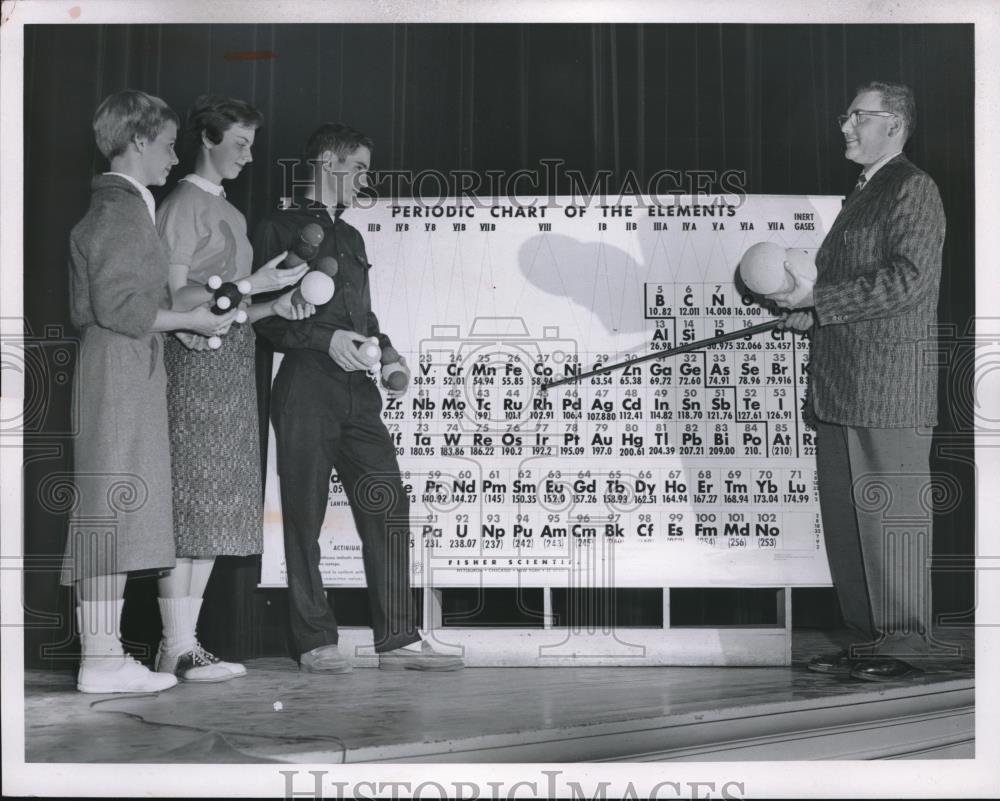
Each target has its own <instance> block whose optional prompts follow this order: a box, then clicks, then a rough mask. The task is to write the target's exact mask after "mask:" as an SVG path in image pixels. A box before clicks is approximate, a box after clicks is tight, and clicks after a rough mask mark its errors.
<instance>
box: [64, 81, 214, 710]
mask: <svg viewBox="0 0 1000 801" xmlns="http://www.w3.org/2000/svg"><path fill="white" fill-rule="evenodd" d="M94 133H95V136H96V139H97V146H98V148H99V150H100V151H101V153H102V154H104V156H105V157H107V158H108V159H109V161H110V163H111V170H110V171H109V172H107V173H105V174H103V175H100V176H98V177H97V178H95V179H94V181H93V191H92V195H91V201H90V207H89V208H88V210H87V214H86V215H85V216H84V218H83V219H82V220H81V221H80V222H79V223H78V224H77V225H76V227H74V229H73V231H72V233H71V235H70V316H71V319H72V321H73V324H74V325H75V326H76V327H77V328H78V329H79V330H80V333H81V344H80V356H79V362H78V364H77V369H76V373H75V375H74V379H73V403H74V409H75V410H76V411H77V414H78V415H79V435H78V437H77V438H76V439H75V441H74V460H73V461H74V472H75V486H76V497H75V504H74V508H73V511H72V512H71V518H70V532H69V534H70V535H69V539H68V543H67V547H66V556H65V560H64V566H63V573H62V582H63V583H64V584H71V583H72V584H75V586H76V589H77V596H78V602H79V606H78V612H79V627H80V638H81V646H82V660H81V664H80V670H79V674H78V678H77V689H78V690H80V691H81V692H88V693H114V692H151V691H152V692H155V691H158V690H163V689H166V688H167V687H170V686H173V685H174V684H176V678H175V677H174V676H171V675H164V674H160V673H155V672H152V671H149V670H148V669H147V668H146V667H144V666H143V665H141V664H139V663H138V662H136V661H135V660H133V659H132V658H131V657H130V656H128V655H127V654H126V653H125V651H124V649H123V648H122V644H121V638H120V625H121V615H122V609H123V605H124V600H123V594H124V589H125V581H126V578H127V577H128V574H129V573H135V572H139V571H154V570H159V569H163V568H170V567H172V566H173V564H174V538H173V514H172V502H171V494H170V486H171V481H170V450H169V440H168V438H167V407H166V374H165V372H164V367H163V336H162V332H165V331H174V330H185V331H192V332H196V333H198V334H201V335H204V336H214V335H219V334H223V333H225V332H226V331H227V330H228V327H229V325H230V323H231V322H232V320H233V316H234V312H229V313H227V314H223V315H216V314H213V313H212V311H211V310H210V308H209V304H207V303H205V304H201V305H199V306H197V307H195V308H192V309H190V310H188V311H184V312H179V311H173V310H171V308H170V306H171V304H170V294H169V291H168V288H167V262H166V259H165V258H164V253H163V250H162V249H161V246H160V242H159V238H158V237H157V233H156V227H155V222H154V221H155V208H154V202H153V197H152V195H151V194H150V192H149V190H148V189H147V187H148V186H156V185H162V184H163V183H164V182H165V181H166V178H167V175H168V174H169V172H170V169H171V168H172V167H173V165H174V164H176V163H177V157H176V156H175V155H174V141H175V139H176V137H177V115H176V114H175V113H174V112H173V111H172V110H171V109H170V107H169V106H167V104H166V103H164V102H163V101H162V100H160V99H159V98H157V97H153V96H151V95H147V94H145V93H143V92H139V91H135V90H125V91H122V92H118V93H116V94H114V95H111V96H110V97H108V98H107V99H105V100H104V102H102V103H101V105H100V106H99V107H98V109H97V112H96V113H95V115H94Z"/></svg>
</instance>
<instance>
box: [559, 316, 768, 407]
mask: <svg viewBox="0 0 1000 801" xmlns="http://www.w3.org/2000/svg"><path fill="white" fill-rule="evenodd" d="M782 322H784V320H770V321H768V322H766V323H760V324H759V325H752V326H750V327H749V328H744V329H742V330H741V331H731V332H730V333H728V334H720V335H719V336H717V337H709V338H708V339H699V340H698V341H697V342H688V343H687V344H686V345H680V346H678V347H676V348H671V349H670V350H665V351H660V352H654V353H648V354H646V355H645V356H640V357H639V358H638V359H632V360H631V361H627V362H618V363H617V364H606V365H604V366H603V367H598V368H597V369H596V370H590V371H589V372H586V373H579V374H577V375H568V376H566V377H565V378H560V379H559V380H558V381H549V382H548V383H546V384H542V391H543V392H545V391H546V390H549V389H552V387H558V386H559V385H561V384H570V383H572V382H574V381H582V380H583V379H584V378H590V377H591V376H594V375H600V374H601V373H610V372H611V371H612V370H617V369H618V368H620V367H628V366H629V365H630V364H638V363H639V362H648V361H651V360H653V359H666V358H668V357H669V356H677V355H678V354H680V353H687V352H688V351H692V350H701V349H702V348H710V347H712V346H713V345H721V344H722V343H723V342H729V341H730V340H733V339H742V338H743V337H747V336H751V335H753V334H759V333H760V332H761V331H770V330H771V329H772V328H775V327H777V325H778V324H779V323H782Z"/></svg>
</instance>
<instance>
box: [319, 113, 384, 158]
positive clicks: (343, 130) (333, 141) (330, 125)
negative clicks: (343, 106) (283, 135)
mask: <svg viewBox="0 0 1000 801" xmlns="http://www.w3.org/2000/svg"><path fill="white" fill-rule="evenodd" d="M359 147H367V148H368V150H369V152H371V151H374V149H375V145H374V143H373V142H372V140H371V139H370V138H369V137H368V136H366V135H365V134H363V133H362V132H361V131H359V130H358V129H357V128H352V127H351V126H350V125H344V124H343V123H339V122H327V123H324V124H323V125H320V126H319V128H317V129H316V130H315V131H313V134H312V136H310V137H309V141H308V142H306V151H305V157H306V161H308V162H310V163H311V162H313V161H315V160H316V159H318V158H319V157H320V154H321V153H326V152H327V151H328V150H332V151H333V152H334V154H335V155H336V156H337V158H338V159H340V160H341V161H343V160H344V159H345V158H347V157H348V156H349V155H351V153H353V152H354V151H355V150H357V149H358V148H359Z"/></svg>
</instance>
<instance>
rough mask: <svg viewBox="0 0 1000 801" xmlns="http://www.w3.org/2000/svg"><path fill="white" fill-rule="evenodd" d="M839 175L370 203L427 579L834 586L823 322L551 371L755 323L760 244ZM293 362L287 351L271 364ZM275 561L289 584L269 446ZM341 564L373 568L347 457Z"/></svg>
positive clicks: (820, 231) (336, 551)
mask: <svg viewBox="0 0 1000 801" xmlns="http://www.w3.org/2000/svg"><path fill="white" fill-rule="evenodd" d="M839 208H840V199H839V198H833V197H791V196H774V195H766V196H765V195H757V196H754V195H751V196H745V197H742V198H735V197H725V196H718V197H705V196H701V197H680V196H668V197H659V198H648V197H624V198H611V199H605V200H598V199H596V198H595V199H591V200H590V201H589V202H583V203H581V201H580V200H579V199H578V198H577V199H574V198H534V197H527V198H518V199H513V198H502V199H493V200H483V199H479V200H476V201H473V200H472V199H464V200H460V199H455V198H452V199H447V200H441V201H434V202H427V201H424V202H417V201H410V200H406V201H396V202H390V201H382V200H380V201H374V202H371V203H370V204H369V207H368V208H363V209H362V208H356V209H351V210H349V212H348V213H347V214H346V215H345V219H347V220H348V221H349V222H350V223H351V224H352V225H354V226H355V227H356V228H358V229H359V230H360V231H361V232H362V234H363V235H364V237H365V242H366V245H367V250H368V259H369V261H370V262H371V264H372V265H373V267H372V269H371V271H370V279H371V292H372V298H373V305H374V309H375V311H376V313H377V315H378V318H379V322H380V326H381V328H382V330H383V331H384V332H385V333H387V334H388V335H389V336H390V337H391V339H392V342H393V344H394V346H395V347H396V349H397V350H399V351H400V353H402V354H403V355H404V356H405V357H406V359H407V361H408V364H409V365H410V367H411V369H412V372H413V375H412V379H411V383H410V387H409V390H408V392H407V393H406V395H404V396H403V397H402V398H401V399H399V400H395V401H391V402H390V401H386V403H385V404H384V408H383V412H382V415H383V420H384V422H385V424H386V426H387V427H388V430H389V432H390V434H391V436H392V438H393V440H394V441H395V444H396V452H397V454H398V458H399V463H400V467H401V470H402V478H403V484H404V487H405V489H406V491H407V492H408V493H409V495H410V501H411V529H410V531H411V533H410V549H411V569H412V581H413V584H414V586H431V585H432V586H437V587H448V586H452V587H456V586H551V587H559V586H577V587H587V586H592V587H613V586H618V587H656V586H726V585H729V586H744V587H746V586H755V585H756V586H762V585H766V586H796V585H798V586H801V585H810V584H812V585H816V584H828V583H829V580H830V579H829V572H828V568H827V564H826V557H825V553H824V549H823V540H822V530H821V528H820V520H819V505H818V498H817V490H816V468H815V458H814V447H815V445H814V437H815V435H814V432H813V431H812V430H811V429H810V428H808V427H807V426H806V425H805V424H804V422H803V420H802V413H801V406H802V401H803V399H804V396H805V390H806V382H807V375H806V372H805V370H804V368H805V366H806V364H807V362H808V339H807V338H804V337H802V336H800V335H798V334H793V333H792V332H782V331H778V330H772V331H767V332H764V333H761V334H757V335H755V336H751V337H745V338H739V339H736V340H732V341H729V342H727V343H725V344H722V345H719V346H716V347H705V348H700V349H696V350H694V351H692V352H689V353H685V354H681V355H678V356H673V357H669V358H666V359H663V360H653V361H644V362H642V363H637V364H634V365H631V366H627V367H624V368H622V369H618V370H614V371H612V372H608V373H605V374H602V375H598V376H594V377H592V378H586V379H583V380H581V381H579V382H573V383H567V384H563V385H561V386H558V387H555V388H552V389H543V384H545V383H546V382H548V381H554V380H558V379H561V378H564V377H566V376H568V375H571V374H573V373H576V372H586V371H589V370H592V369H594V368H595V367H599V366H601V365H604V364H609V363H614V362H622V361H629V360H632V359H634V358H637V357H639V356H642V355H645V354H647V353H650V352H651V351H653V350H667V349H670V348H671V347H674V346H677V345H681V344H684V343H688V342H694V341H697V340H702V339H706V338H709V337H714V336H717V335H719V334H722V333H727V332H731V331H737V330H739V329H742V328H745V327H749V326H753V325H757V324H759V323H761V322H765V321H767V320H768V319H772V318H773V317H774V316H776V315H775V313H774V311H773V310H771V309H767V308H762V307H761V306H760V305H758V304H756V303H754V302H752V301H751V300H750V299H749V298H745V297H742V296H741V294H740V291H739V289H738V288H737V285H736V284H735V283H734V281H735V277H736V276H735V271H736V268H737V266H738V264H739V260H740V257H741V255H742V254H743V252H744V251H745V250H746V248H748V247H749V246H750V245H752V244H754V243H757V242H762V241H771V242H776V243H778V244H780V245H782V246H785V247H796V248H804V249H807V250H812V251H815V250H816V249H817V248H818V247H819V245H820V243H821V242H822V239H823V236H824V234H825V232H826V231H827V230H828V229H829V227H830V225H831V224H832V222H833V219H834V218H835V217H836V214H837V212H838V211H839ZM275 369H277V364H276V367H275ZM273 436H274V432H273V430H272V432H271V438H272V441H271V446H270V447H269V453H268V471H267V476H266V491H265V531H264V533H265V552H264V559H263V567H262V578H261V583H262V585H264V586H281V585H283V584H284V583H285V573H284V558H283V548H282V534H281V504H280V499H279V485H278V477H277V475H276V472H275V466H274V465H275V458H274V445H273ZM320 541H321V546H322V554H323V556H322V562H321V569H322V572H323V576H324V580H325V582H326V583H327V584H328V586H363V585H364V581H365V580H364V570H363V567H362V559H361V543H360V541H359V539H358V535H357V532H356V529H355V527H354V522H353V519H352V517H351V514H350V510H349V507H348V505H347V500H346V496H345V494H344V491H343V488H342V487H341V485H340V483H339V482H338V480H337V477H336V474H335V473H334V475H333V476H332V477H331V481H330V500H329V506H328V510H327V515H326V519H325V521H324V525H323V529H322V533H321V537H320Z"/></svg>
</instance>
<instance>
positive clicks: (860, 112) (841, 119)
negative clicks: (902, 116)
mask: <svg viewBox="0 0 1000 801" xmlns="http://www.w3.org/2000/svg"><path fill="white" fill-rule="evenodd" d="M862 116H865V117H895V116H896V114H895V112H892V111H865V110H864V109H860V108H858V109H855V110H854V111H852V112H851V113H850V114H840V115H838V117H837V126H838V127H840V128H843V127H844V123H845V122H847V121H848V120H850V121H851V125H855V126H856V125H858V123H860V122H861V117H862Z"/></svg>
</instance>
